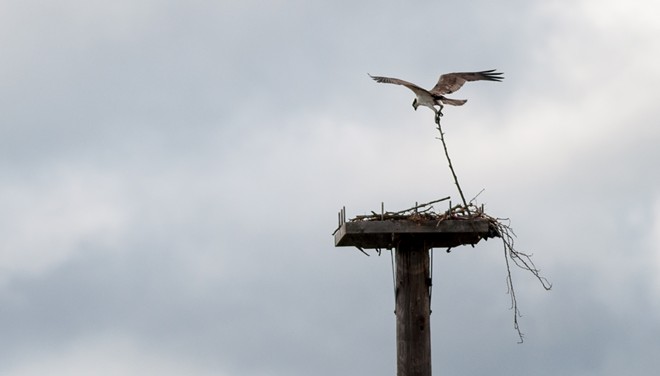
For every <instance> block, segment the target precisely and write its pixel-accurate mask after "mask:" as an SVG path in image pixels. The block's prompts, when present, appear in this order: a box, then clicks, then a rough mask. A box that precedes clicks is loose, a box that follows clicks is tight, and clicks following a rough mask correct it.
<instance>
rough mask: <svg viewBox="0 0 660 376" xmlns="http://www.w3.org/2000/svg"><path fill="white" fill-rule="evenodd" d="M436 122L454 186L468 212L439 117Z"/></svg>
mask: <svg viewBox="0 0 660 376" xmlns="http://www.w3.org/2000/svg"><path fill="white" fill-rule="evenodd" d="M436 124H437V125H438V132H440V141H442V147H443V148H444V149H445V156H446V157H447V162H448V163H449V169H450V170H451V174H452V176H453V177H454V183H456V188H458V193H460V195H461V200H463V205H464V206H465V209H467V210H468V214H469V211H470V209H469V208H468V204H467V201H465V196H464V195H463V191H462V190H461V186H460V184H458V178H457V177H456V173H455V172H454V166H452V164H451V158H449V152H448V151H447V144H446V143H445V134H444V133H443V132H442V127H441V126H440V118H439V117H438V118H437V121H436Z"/></svg>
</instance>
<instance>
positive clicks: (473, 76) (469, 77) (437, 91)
mask: <svg viewBox="0 0 660 376" xmlns="http://www.w3.org/2000/svg"><path fill="white" fill-rule="evenodd" d="M502 79H504V77H502V73H498V72H495V69H491V70H487V71H482V72H459V73H447V74H443V75H442V76H440V79H438V83H437V84H435V86H434V87H433V89H431V93H432V94H434V95H443V94H451V93H453V92H455V91H456V90H458V89H460V88H461V87H462V86H463V84H464V83H466V82H467V81H502Z"/></svg>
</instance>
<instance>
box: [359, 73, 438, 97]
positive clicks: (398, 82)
mask: <svg viewBox="0 0 660 376" xmlns="http://www.w3.org/2000/svg"><path fill="white" fill-rule="evenodd" d="M369 77H371V78H373V79H374V81H376V82H380V83H382V84H395V85H403V86H405V87H407V88H408V89H410V90H412V91H413V92H415V94H426V95H428V94H429V92H428V91H426V90H425V89H422V88H421V87H419V86H417V85H415V84H413V83H411V82H408V81H404V80H400V79H398V78H391V77H380V76H372V75H369Z"/></svg>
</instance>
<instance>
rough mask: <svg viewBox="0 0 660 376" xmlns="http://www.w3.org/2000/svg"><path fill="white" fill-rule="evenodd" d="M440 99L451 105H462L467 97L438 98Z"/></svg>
mask: <svg viewBox="0 0 660 376" xmlns="http://www.w3.org/2000/svg"><path fill="white" fill-rule="evenodd" d="M440 101H442V103H444V104H450V105H452V106H462V105H464V104H465V102H467V99H450V98H447V97H442V98H440Z"/></svg>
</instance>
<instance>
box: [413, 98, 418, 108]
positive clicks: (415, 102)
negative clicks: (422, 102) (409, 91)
mask: <svg viewBox="0 0 660 376" xmlns="http://www.w3.org/2000/svg"><path fill="white" fill-rule="evenodd" d="M412 106H413V108H414V109H415V111H417V106H418V104H417V98H415V99H414V100H413V103H412Z"/></svg>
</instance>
